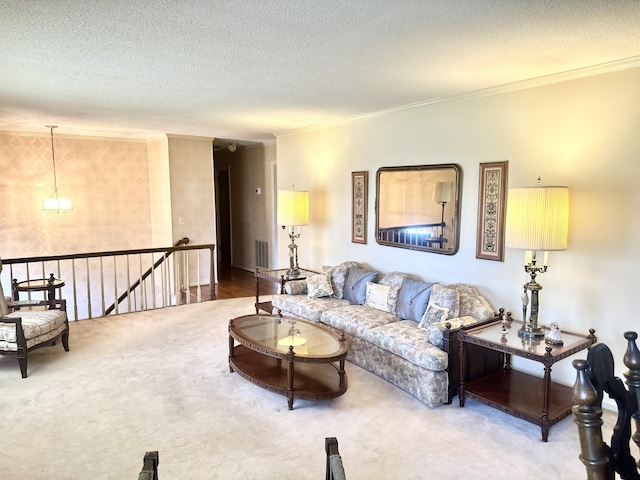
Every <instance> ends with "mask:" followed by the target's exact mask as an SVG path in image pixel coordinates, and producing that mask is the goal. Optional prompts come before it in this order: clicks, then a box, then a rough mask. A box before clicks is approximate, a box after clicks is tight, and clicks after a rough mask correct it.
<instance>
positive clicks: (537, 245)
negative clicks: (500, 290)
mask: <svg viewBox="0 0 640 480" xmlns="http://www.w3.org/2000/svg"><path fill="white" fill-rule="evenodd" d="M568 226H569V187H542V186H540V179H538V186H537V187H530V188H510V189H509V196H508V201H507V224H506V229H505V236H506V238H505V243H506V246H507V248H517V249H523V250H525V262H524V270H525V272H526V273H527V274H529V276H530V280H529V282H527V283H525V284H524V293H523V294H522V314H523V318H522V321H523V326H522V328H521V329H520V330H518V336H519V337H522V338H526V339H541V338H544V336H545V335H544V329H543V328H542V327H540V326H538V310H539V299H538V295H539V292H540V290H542V285H540V284H539V283H538V282H537V281H536V276H537V275H538V274H539V273H544V272H546V271H547V268H548V266H549V262H548V252H549V251H550V250H566V249H567V232H568ZM539 253H541V254H542V259H540V258H539V256H538V254H539ZM540 260H542V264H539V261H540ZM529 292H531V312H530V316H529V319H528V320H527V318H526V317H527V307H528V305H529Z"/></svg>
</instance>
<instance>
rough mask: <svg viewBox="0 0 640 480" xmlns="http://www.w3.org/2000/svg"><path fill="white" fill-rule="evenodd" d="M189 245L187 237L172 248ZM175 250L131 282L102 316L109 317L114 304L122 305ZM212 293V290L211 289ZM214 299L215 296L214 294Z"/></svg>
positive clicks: (167, 252)
mask: <svg viewBox="0 0 640 480" xmlns="http://www.w3.org/2000/svg"><path fill="white" fill-rule="evenodd" d="M188 244H189V239H188V238H187V237H184V238H181V239H180V240H178V241H177V242H176V243H175V244H174V245H173V246H174V247H181V246H183V245H188ZM174 251H175V250H167V251H166V252H165V254H164V255H162V257H160V259H158V260H157V261H156V262H155V263H154V264H153V266H151V267H149V268H148V269H147V271H146V272H144V273H143V274H142V275H141V276H140V278H138V279H137V280H136V281H135V282H133V283H132V284H131V285H129V288H127V290H125V292H124V293H122V294H121V295H120V296H119V297H118V301H117V302H114V303H112V304H111V305H110V306H109V307H108V308H107V309H106V310H105V311H104V314H105V315H111V313H112V312H113V311H114V310H115V309H116V303H117V304H120V303H122V302H123V301H124V300H125V299H126V298H127V297H129V295H131V292H133V291H134V290H135V289H136V288H138V287H139V286H140V285H142V282H143V281H144V280H146V279H147V278H148V277H149V275H151V273H152V272H153V271H154V270H156V269H157V268H158V267H159V266H160V265H162V263H163V262H164V261H165V260H166V259H167V258H169V257H170V256H171V254H172V253H173V252H174ZM212 291H213V289H212ZM214 297H215V294H214ZM214 299H215V298H210V300H214Z"/></svg>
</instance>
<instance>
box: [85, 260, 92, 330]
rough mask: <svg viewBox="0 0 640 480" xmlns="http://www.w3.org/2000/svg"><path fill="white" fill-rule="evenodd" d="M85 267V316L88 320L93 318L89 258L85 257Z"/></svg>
mask: <svg viewBox="0 0 640 480" xmlns="http://www.w3.org/2000/svg"><path fill="white" fill-rule="evenodd" d="M86 265H87V315H88V316H89V318H93V315H92V312H91V273H90V271H89V257H87V261H86Z"/></svg>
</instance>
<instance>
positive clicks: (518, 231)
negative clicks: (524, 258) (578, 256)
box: [505, 187, 569, 251]
mask: <svg viewBox="0 0 640 480" xmlns="http://www.w3.org/2000/svg"><path fill="white" fill-rule="evenodd" d="M568 230H569V187H531V188H510V189H509V196H508V200H507V224H506V230H505V244H506V246H507V247H508V248H520V249H523V250H538V251H545V250H566V249H567V233H568Z"/></svg>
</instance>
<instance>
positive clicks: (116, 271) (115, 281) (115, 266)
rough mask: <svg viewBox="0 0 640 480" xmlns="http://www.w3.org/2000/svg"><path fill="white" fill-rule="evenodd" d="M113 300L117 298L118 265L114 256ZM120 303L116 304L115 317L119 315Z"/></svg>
mask: <svg viewBox="0 0 640 480" xmlns="http://www.w3.org/2000/svg"><path fill="white" fill-rule="evenodd" d="M113 298H118V265H117V262H116V256H115V255H114V256H113ZM119 305H120V303H119V302H116V315H117V314H118V313H120V307H119Z"/></svg>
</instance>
